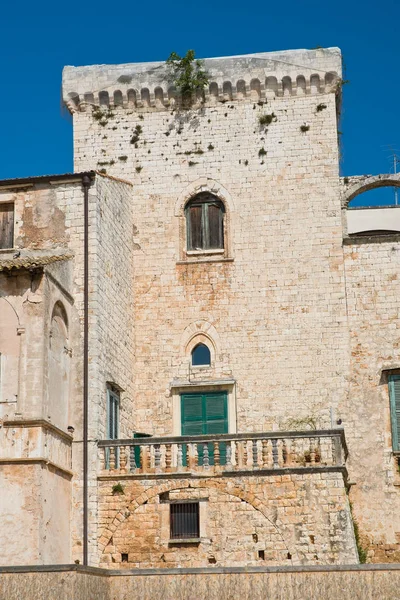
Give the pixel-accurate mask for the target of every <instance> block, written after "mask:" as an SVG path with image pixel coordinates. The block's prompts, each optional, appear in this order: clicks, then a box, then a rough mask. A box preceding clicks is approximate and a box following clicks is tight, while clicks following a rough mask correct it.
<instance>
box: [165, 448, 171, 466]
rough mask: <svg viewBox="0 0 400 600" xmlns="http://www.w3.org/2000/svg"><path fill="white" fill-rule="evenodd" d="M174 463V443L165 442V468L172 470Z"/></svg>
mask: <svg viewBox="0 0 400 600" xmlns="http://www.w3.org/2000/svg"><path fill="white" fill-rule="evenodd" d="M171 465H172V444H165V470H166V471H171Z"/></svg>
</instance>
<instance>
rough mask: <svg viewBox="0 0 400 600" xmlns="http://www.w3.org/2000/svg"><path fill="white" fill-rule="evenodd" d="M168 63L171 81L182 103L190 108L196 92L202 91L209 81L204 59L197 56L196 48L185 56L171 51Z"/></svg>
mask: <svg viewBox="0 0 400 600" xmlns="http://www.w3.org/2000/svg"><path fill="white" fill-rule="evenodd" d="M166 64H167V67H168V70H169V73H170V80H171V83H173V85H174V86H175V87H176V89H177V91H178V93H179V94H180V95H181V97H182V105H183V106H184V107H186V108H188V107H189V106H191V104H192V102H193V98H194V95H195V94H196V92H202V91H203V90H204V88H205V87H206V86H207V85H208V82H209V77H208V74H207V72H206V71H205V70H204V67H203V61H201V60H198V59H196V58H195V52H194V50H188V51H187V52H186V54H185V56H179V54H177V53H176V52H171V54H170V55H169V57H168V58H167V61H166Z"/></svg>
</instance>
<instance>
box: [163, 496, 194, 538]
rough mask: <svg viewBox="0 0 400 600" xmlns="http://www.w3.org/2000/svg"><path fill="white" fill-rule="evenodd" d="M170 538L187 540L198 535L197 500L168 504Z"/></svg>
mask: <svg viewBox="0 0 400 600" xmlns="http://www.w3.org/2000/svg"><path fill="white" fill-rule="evenodd" d="M170 510H171V513H170V516H171V530H170V537H171V540H178V539H179V540H187V539H194V538H199V537H200V518H199V503H198V502H179V503H176V504H171V505H170Z"/></svg>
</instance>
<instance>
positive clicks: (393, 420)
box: [388, 372, 400, 454]
mask: <svg viewBox="0 0 400 600" xmlns="http://www.w3.org/2000/svg"><path fill="white" fill-rule="evenodd" d="M396 381H399V382H400V373H399V372H397V373H394V372H392V373H389V374H388V388H389V401H390V424H391V431H392V449H393V452H395V453H397V454H400V439H399V430H400V389H399V390H398V394H397V397H396V387H395V382H396Z"/></svg>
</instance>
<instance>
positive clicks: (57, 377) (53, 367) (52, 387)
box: [47, 302, 71, 431]
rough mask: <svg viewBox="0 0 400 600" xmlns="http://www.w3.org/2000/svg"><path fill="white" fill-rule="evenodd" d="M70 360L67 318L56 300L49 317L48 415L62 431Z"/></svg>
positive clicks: (66, 407) (66, 415) (65, 426)
mask: <svg viewBox="0 0 400 600" xmlns="http://www.w3.org/2000/svg"><path fill="white" fill-rule="evenodd" d="M70 362H71V352H70V349H69V343H68V318H67V314H66V312H65V308H64V306H63V305H62V304H61V302H57V303H56V304H55V306H54V309H53V314H52V317H51V325H50V335H49V354H48V390H47V397H48V417H49V419H50V420H51V422H52V423H53V424H54V425H56V426H57V427H59V428H60V429H63V430H64V431H65V430H66V429H67V426H68V407H69V382H70Z"/></svg>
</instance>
